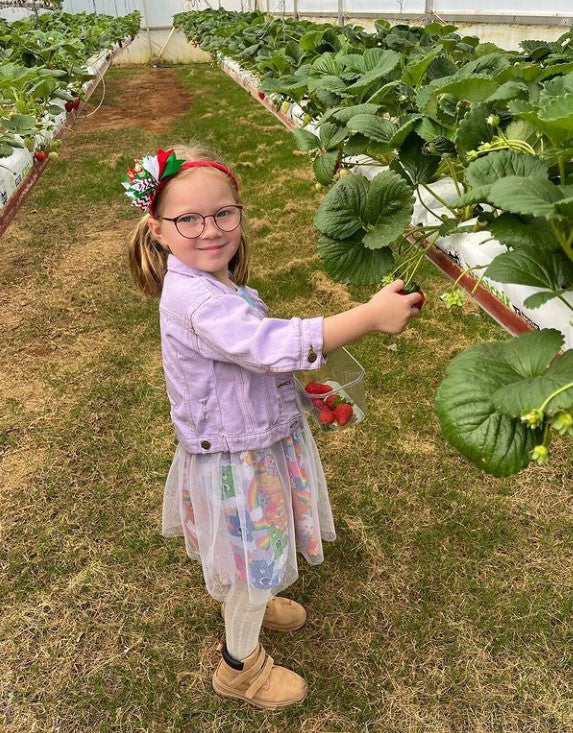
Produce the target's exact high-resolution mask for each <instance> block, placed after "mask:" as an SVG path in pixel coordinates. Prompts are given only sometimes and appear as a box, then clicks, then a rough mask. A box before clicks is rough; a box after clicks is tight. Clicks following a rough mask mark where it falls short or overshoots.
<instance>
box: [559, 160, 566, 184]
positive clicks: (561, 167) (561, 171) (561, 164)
mask: <svg viewBox="0 0 573 733" xmlns="http://www.w3.org/2000/svg"><path fill="white" fill-rule="evenodd" d="M557 162H558V164H559V179H560V181H561V185H562V186H564V185H565V159H564V156H563V155H559V156H557Z"/></svg>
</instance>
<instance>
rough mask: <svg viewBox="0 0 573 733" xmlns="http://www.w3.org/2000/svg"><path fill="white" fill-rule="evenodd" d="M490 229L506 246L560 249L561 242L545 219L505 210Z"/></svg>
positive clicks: (493, 221) (491, 222) (493, 220)
mask: <svg viewBox="0 0 573 733" xmlns="http://www.w3.org/2000/svg"><path fill="white" fill-rule="evenodd" d="M488 190H489V189H488ZM483 200H485V199H483ZM488 229H489V231H490V232H491V233H492V235H493V236H494V237H495V238H496V239H497V241H498V242H500V243H501V244H504V245H505V246H506V247H513V248H519V247H523V246H526V245H531V246H534V247H538V248H541V247H542V248H544V249H559V242H558V241H557V239H556V237H555V234H554V233H553V230H552V229H551V227H548V226H547V221H546V220H545V219H530V218H529V217H528V218H527V219H523V218H521V217H520V216H518V215H517V214H510V213H508V212H507V211H504V212H503V214H501V215H500V216H496V217H495V218H494V219H492V220H491V221H490V222H489V224H488Z"/></svg>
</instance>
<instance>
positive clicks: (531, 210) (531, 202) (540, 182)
mask: <svg viewBox="0 0 573 733" xmlns="http://www.w3.org/2000/svg"><path fill="white" fill-rule="evenodd" d="M561 198H562V196H561V192H560V191H559V188H558V187H557V186H555V185H554V184H553V183H550V182H549V181H548V180H547V179H546V178H541V177H540V176H532V177H530V178H522V177H520V176H506V177H505V178H502V179H501V180H499V181H497V182H496V183H494V184H493V185H492V187H491V189H490V192H489V196H488V200H489V203H490V204H492V206H496V207H497V208H499V209H505V210H506V211H509V212H511V213H513V214H530V215H531V216H543V217H546V218H553V217H555V215H556V212H555V207H554V204H555V202H556V201H559V200H560V199H561Z"/></svg>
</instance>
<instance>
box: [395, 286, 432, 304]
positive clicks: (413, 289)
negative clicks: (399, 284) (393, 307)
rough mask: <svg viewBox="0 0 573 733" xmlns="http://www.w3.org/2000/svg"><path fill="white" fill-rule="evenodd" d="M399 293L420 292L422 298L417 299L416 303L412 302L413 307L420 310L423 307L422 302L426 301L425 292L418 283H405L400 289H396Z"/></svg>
mask: <svg viewBox="0 0 573 733" xmlns="http://www.w3.org/2000/svg"><path fill="white" fill-rule="evenodd" d="M398 292H399V293H400V295H410V294H411V293H420V295H421V296H422V300H419V301H418V302H417V303H414V308H417V309H418V310H419V311H421V310H422V308H423V307H424V303H425V302H426V293H425V292H424V291H423V290H422V288H421V287H420V286H419V285H418V283H415V282H411V283H410V284H409V285H406V286H405V287H403V288H402V290H399V291H398Z"/></svg>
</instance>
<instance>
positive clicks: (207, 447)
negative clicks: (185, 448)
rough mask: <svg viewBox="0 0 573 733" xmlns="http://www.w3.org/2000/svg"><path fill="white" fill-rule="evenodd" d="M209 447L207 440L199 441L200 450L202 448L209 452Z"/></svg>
mask: <svg viewBox="0 0 573 733" xmlns="http://www.w3.org/2000/svg"><path fill="white" fill-rule="evenodd" d="M210 447H211V443H209V441H208V440H202V441H201V448H204V449H205V450H209V448H210Z"/></svg>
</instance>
